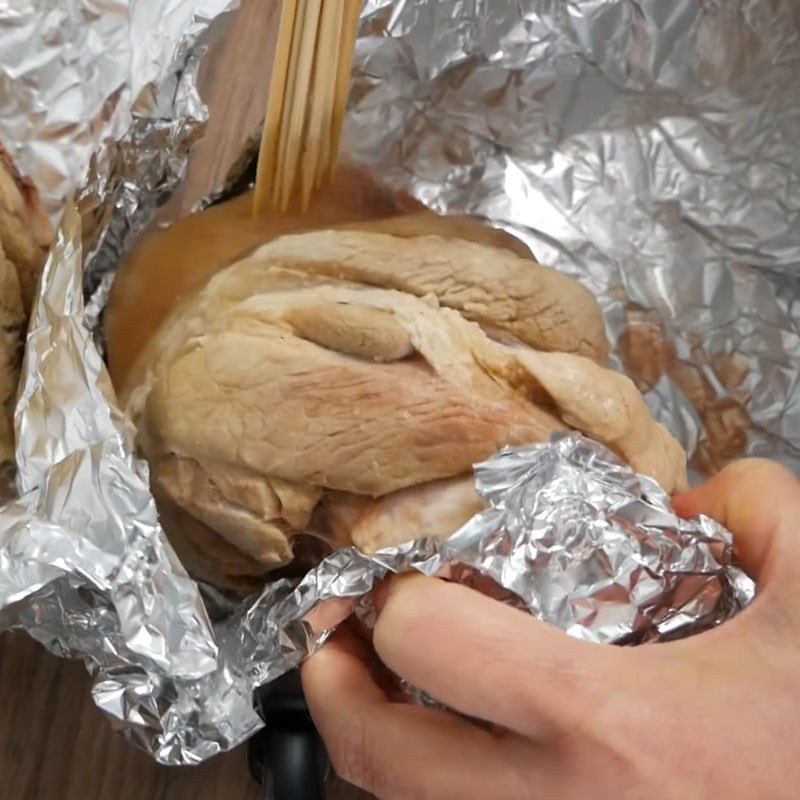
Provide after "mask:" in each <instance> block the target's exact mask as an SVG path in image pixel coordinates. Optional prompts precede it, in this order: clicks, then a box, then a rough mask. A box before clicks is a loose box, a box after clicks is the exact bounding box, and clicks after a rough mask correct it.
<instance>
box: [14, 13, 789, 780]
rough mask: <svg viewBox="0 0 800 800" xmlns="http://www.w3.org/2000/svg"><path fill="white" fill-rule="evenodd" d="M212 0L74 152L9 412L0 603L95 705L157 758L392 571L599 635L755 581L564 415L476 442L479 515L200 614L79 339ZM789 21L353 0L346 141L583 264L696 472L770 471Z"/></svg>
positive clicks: (706, 531)
mask: <svg viewBox="0 0 800 800" xmlns="http://www.w3.org/2000/svg"><path fill="white" fill-rule="evenodd" d="M189 5H191V4H189ZM202 5H203V4H201V3H196V4H194V6H196V7H197V8H199V7H200V6H202ZM206 5H208V6H210V5H212V4H211V3H206ZM216 5H217V8H216V9H215V11H216V12H219V11H220V10H222V8H221V7H222V6H223V5H224V4H223V3H221V2H220V3H218V4H216ZM215 11H211V10H209V9H206V12H207V13H206V16H205V17H203V16H202V14H200V13H199V12H198V13H196V14H189V15H188V16H186V17H183V18H182V22H181V24H182V25H183V26H184V28H183V29H182V30H181V31H180V36H179V41H176V42H175V47H173V48H169V49H167V48H165V52H167V51H168V52H169V53H171V55H170V56H169V57H168V58H166V60H164V61H161V62H159V63H160V68H159V70H157V71H156V72H155V73H153V76H154V77H153V78H152V83H151V84H149V85H150V89H151V90H152V96H154V97H155V96H157V97H160V98H161V100H160V101H159V104H156V105H157V107H158V111H159V113H158V114H155V113H154V114H152V115H147V114H144V115H142V116H138V115H134V123H133V127H132V128H131V129H130V130H129V132H128V133H127V134H125V136H123V137H122V138H121V139H118V140H117V141H111V142H108V143H107V145H106V146H105V147H104V148H103V149H102V150H101V151H99V153H98V154H97V155H96V157H95V158H93V160H92V166H91V168H90V171H89V178H88V181H87V183H86V185H85V186H84V187H83V188H82V190H81V193H80V203H79V210H80V216H78V215H77V214H75V213H74V212H71V211H68V213H67V214H66V215H65V218H64V220H63V223H62V227H61V230H60V232H59V236H58V240H57V242H56V245H55V247H54V250H53V253H52V255H51V259H50V261H49V263H48V265H47V268H46V273H45V279H44V282H43V286H42V289H41V296H40V299H39V303H38V306H37V308H36V310H35V314H34V319H33V322H32V327H31V335H30V339H29V343H28V351H27V357H26V362H25V367H24V379H23V386H22V388H21V395H20V403H19V406H18V409H17V423H18V430H19V434H20V440H19V448H18V470H19V478H18V484H19V489H20V498H19V500H18V501H17V502H15V503H14V504H12V505H10V506H7V507H5V508H4V509H2V511H0V627H17V628H21V629H25V630H27V631H29V632H30V633H31V635H33V636H35V637H36V638H37V639H38V640H39V641H41V642H43V643H44V644H45V645H46V646H48V647H49V648H50V649H51V650H53V651H54V652H57V653H59V654H62V655H65V654H74V655H79V656H81V657H83V658H85V659H86V661H87V663H89V664H90V665H91V668H92V669H93V671H94V675H95V682H94V689H93V694H94V697H95V700H96V702H97V704H98V705H99V706H100V707H101V708H102V709H103V710H104V711H105V712H106V713H107V714H109V715H110V716H112V717H114V718H115V719H116V720H118V722H119V723H120V726H121V727H122V729H123V730H124V731H125V733H126V735H127V736H128V737H129V738H131V739H132V740H134V741H136V742H137V743H138V744H139V745H141V746H142V747H144V748H145V749H147V750H148V751H149V752H151V753H152V754H153V755H154V756H155V757H156V758H157V759H158V760H160V761H162V762H164V763H169V764H181V763H196V762H198V761H200V760H202V759H204V758H207V757H209V756H211V755H213V754H214V753H216V752H219V751H220V750H224V749H228V748H230V747H233V746H235V745H236V744H238V743H240V742H241V741H243V740H244V739H246V738H247V737H248V736H249V735H251V734H252V733H253V732H254V731H255V730H257V729H258V727H259V726H260V725H261V724H262V723H261V721H260V720H259V718H258V717H257V715H256V714H255V712H254V711H253V708H252V702H251V694H252V691H253V688H254V687H255V686H257V685H259V684H261V683H264V682H266V681H269V680H272V679H274V678H275V677H277V676H279V675H280V674H282V673H283V672H285V671H286V670H288V669H291V668H293V667H294V666H297V665H298V664H299V663H300V662H301V661H302V660H303V658H305V657H306V656H307V655H308V654H309V653H310V652H312V651H313V650H314V649H315V648H316V647H318V646H322V645H323V644H324V640H325V638H326V636H327V635H328V634H329V632H330V631H331V630H332V629H333V628H335V626H336V625H338V624H339V623H340V622H341V621H342V620H343V619H345V618H346V617H347V616H349V615H350V614H351V613H353V612H354V611H357V612H358V613H361V614H362V615H366V617H367V619H368V618H369V602H368V594H369V591H370V589H371V588H372V586H373V585H374V583H375V582H376V581H379V580H381V579H382V578H384V577H385V576H386V575H388V574H389V573H392V572H403V571H408V570H417V571H420V572H423V573H424V574H428V575H438V576H442V577H447V578H449V579H452V580H459V581H462V582H464V583H467V584H469V585H472V586H474V587H475V588H477V589H479V590H481V591H488V592H490V593H492V594H493V595H494V596H496V597H498V598H500V599H503V600H504V601H506V602H512V603H514V604H516V605H518V606H520V607H525V608H528V609H529V610H530V612H531V613H532V614H533V615H534V616H536V617H537V618H540V619H543V620H545V621H547V622H549V623H550V624H553V625H556V626H558V627H560V628H562V629H563V630H565V631H567V632H568V633H569V634H571V635H573V636H578V637H581V638H584V639H588V640H591V641H597V642H605V643H612V642H613V643H618V644H638V643H643V642H649V641H658V640H663V639H666V638H674V637H679V636H685V635H689V634H691V633H695V632H697V631H700V630H703V629H706V628H708V627H711V626H713V625H716V624H719V623H720V622H722V621H724V620H725V619H727V618H729V617H730V616H731V615H732V614H734V613H736V611H737V610H738V609H740V608H741V607H742V606H743V605H744V604H746V603H747V602H748V601H749V600H750V599H751V597H752V595H753V586H752V583H751V582H750V581H749V580H748V579H747V578H746V577H745V576H743V575H742V573H741V572H740V571H739V570H738V569H736V568H735V566H733V565H732V563H731V553H732V548H731V539H730V535H729V534H728V533H727V532H725V531H724V530H722V529H721V528H720V526H718V525H717V524H715V523H713V522H712V521H710V520H705V519H702V520H699V521H696V522H685V521H682V520H679V519H678V518H677V517H676V516H675V515H674V514H673V513H672V511H671V510H670V507H669V502H668V498H666V497H665V496H664V494H663V493H662V492H661V491H660V489H659V488H658V487H657V486H656V485H655V484H654V483H653V482H652V481H649V480H648V479H645V478H642V477H640V476H637V475H636V474H634V473H633V472H632V471H631V470H630V469H628V468H627V467H626V466H624V465H623V464H621V463H620V462H619V461H618V460H617V459H616V458H615V457H614V456H612V455H611V454H610V453H608V452H607V451H605V450H604V449H603V448H602V447H600V446H598V445H596V444H594V443H592V442H589V441H588V440H586V439H583V438H580V437H576V436H565V437H560V438H558V439H556V440H554V441H553V442H551V443H550V444H547V445H540V446H537V447H533V448H530V449H519V450H513V451H507V452H504V453H502V454H500V455H498V456H497V457H496V458H494V459H492V460H491V461H490V462H488V463H487V464H484V465H481V466H479V467H478V468H477V469H476V485H477V487H478V490H479V492H480V494H481V496H482V497H483V498H484V500H485V502H486V506H487V508H486V510H485V511H484V512H483V513H481V514H479V515H478V516H477V517H475V518H474V519H473V520H472V521H471V522H470V523H468V524H467V525H466V526H465V527H464V528H463V529H462V530H460V531H458V532H457V533H456V534H455V535H454V536H453V537H452V538H451V539H450V540H449V541H447V542H434V541H429V540H424V541H419V542H414V543H409V544H407V545H404V546H402V547H398V548H393V549H391V550H385V551H381V552H380V553H378V554H375V555H373V556H367V555H364V554H363V553H360V552H358V551H355V550H352V549H346V550H341V551H339V552H336V553H335V554H333V555H332V556H330V557H329V558H327V559H325V560H324V561H323V562H322V563H321V564H320V565H319V566H318V567H317V568H316V569H315V570H313V571H312V572H311V573H310V574H309V575H307V576H306V577H305V578H304V579H303V580H302V581H299V582H291V581H280V582H277V583H274V584H271V585H269V586H268V587H267V588H266V589H265V590H264V592H263V593H262V595H261V596H260V597H258V598H255V599H253V600H252V601H250V602H249V603H246V604H243V605H242V606H241V607H239V608H237V609H235V610H234V611H233V613H231V614H229V615H228V616H227V617H225V618H223V619H221V620H219V621H217V622H216V623H215V624H213V625H212V623H211V622H210V621H209V617H208V614H207V612H206V608H205V607H204V604H203V599H202V596H201V593H200V589H199V587H198V586H197V584H196V583H194V582H193V581H192V580H191V579H190V578H189V577H188V576H187V575H186V573H185V571H184V569H183V568H182V566H181V565H180V563H178V561H177V559H176V558H175V556H174V554H173V553H172V550H171V548H170V547H169V545H168V544H167V543H166V540H165V539H164V536H163V532H162V530H161V528H160V526H159V523H158V519H157V514H156V510H155V504H154V502H153V499H152V497H151V495H150V493H149V491H148V489H147V474H146V473H147V470H146V467H145V466H144V465H143V464H142V463H141V462H139V461H137V459H136V458H135V455H134V452H133V435H134V432H133V431H132V430H131V428H130V426H129V424H128V423H127V421H126V420H125V419H124V417H123V416H122V415H121V414H120V413H119V412H118V410H117V409H116V407H115V400H114V397H113V390H112V389H111V386H110V382H109V381H108V378H107V375H106V373H105V369H104V366H103V362H102V359H101V357H100V355H99V352H98V349H97V347H98V346H100V347H102V330H101V328H99V327H98V323H99V320H100V317H101V314H102V310H103V306H104V303H105V299H106V296H107V290H108V287H109V285H110V281H111V280H113V272H114V268H115V265H116V263H117V262H118V260H119V258H120V257H121V256H122V255H123V254H124V253H126V252H127V250H128V248H129V247H130V244H131V241H132V239H133V236H134V235H135V234H136V233H137V232H138V231H140V230H141V228H142V226H143V225H144V224H145V222H146V220H147V219H148V218H149V217H150V216H151V215H152V212H153V210H154V205H155V203H156V202H157V201H158V199H159V198H160V197H162V196H163V195H164V194H165V193H166V192H168V191H169V189H170V187H171V186H174V185H175V182H176V181H177V179H178V178H179V177H180V174H181V172H182V169H183V166H184V164H185V159H186V153H187V149H188V147H189V145H190V144H191V142H192V140H193V138H194V137H195V136H196V134H197V132H198V130H199V127H198V124H199V121H200V120H202V116H203V111H202V108H201V107H200V106H199V104H198V103H197V102H196V100H197V95H196V92H195V88H194V71H193V70H192V69H188V70H186V69H185V67H186V65H187V63H191V64H194V65H196V63H197V61H196V60H197V58H198V57H199V52H198V50H197V47H196V45H197V42H198V37H199V36H200V34H201V33H202V31H203V28H204V25H205V23H206V22H208V21H209V20H210V18H211V17H213V16H214V13H215ZM0 24H3V20H2V17H0ZM798 29H800V20H799V19H798V18H797V15H796V13H795V10H794V6H793V4H792V3H791V2H790V0H784V2H782V3H781V2H779V3H777V4H776V3H766V2H757V0H751V1H750V2H747V1H746V0H742V2H738V3H699V2H696V0H685V2H677V3H673V4H671V5H670V9H669V10H665V9H664V8H663V4H659V3H658V2H657V0H651V1H650V2H642V3H639V4H636V5H635V6H634V5H631V4H629V3H626V2H623V0H619V2H616V1H615V0H610V1H609V2H602V3H598V2H595V0H585V2H575V3H570V4H553V3H547V2H541V1H540V0H535V1H534V0H529V1H528V2H522V3H520V2H516V0H515V1H514V2H512V0H496V1H495V2H493V3H492V4H491V8H489V7H488V6H487V5H486V4H479V3H467V4H464V3H457V2H450V0H438V1H437V2H434V0H425V1H424V2H414V3H411V2H403V1H402V0H394V1H392V0H370V2H368V3H367V5H366V8H365V12H364V21H363V27H362V35H361V38H360V41H359V51H358V56H357V63H356V73H355V77H354V88H353V93H352V97H351V111H350V118H349V127H350V130H349V140H350V141H351V142H354V143H358V147H357V149H355V148H354V149H353V152H352V155H353V156H354V157H356V158H358V159H359V160H361V161H362V162H364V163H367V164H368V165H370V167H371V168H372V170H373V171H374V172H375V173H376V174H377V175H378V176H379V177H381V178H382V179H384V180H385V181H386V182H388V183H389V184H390V185H393V186H396V187H398V188H403V189H405V190H410V191H411V192H412V193H413V194H415V195H416V196H417V197H419V198H420V199H421V200H423V201H424V202H425V203H427V204H428V205H430V206H432V207H433V208H435V209H436V210H438V211H441V212H445V213H446V212H453V213H471V214H477V215H480V216H483V217H485V218H486V219H488V220H489V221H491V222H493V223H494V224H496V225H498V226H501V227H504V228H507V229H510V230H513V231H514V232H515V233H517V234H518V235H520V236H521V237H522V238H524V239H525V240H526V241H528V242H529V243H530V244H531V245H532V247H533V249H534V251H535V252H536V254H537V256H539V258H540V259H541V260H542V261H543V262H544V263H550V264H553V265H554V266H556V267H558V268H560V269H562V270H564V271H566V272H568V273H571V274H573V275H576V276H578V277H579V278H581V279H582V280H583V281H584V282H585V283H586V284H587V285H589V286H590V287H591V288H592V289H593V290H594V291H595V292H596V293H597V295H598V296H599V297H600V298H601V300H602V302H603V305H604V310H605V311H606V314H607V319H608V324H609V329H610V332H611V334H612V337H613V340H614V341H615V343H616V344H617V348H616V356H617V359H618V361H617V363H618V365H619V366H624V367H625V368H626V369H627V371H628V372H629V373H631V374H632V376H633V377H634V378H635V379H636V380H637V382H638V383H639V385H640V387H641V388H643V389H644V390H646V391H647V392H648V400H649V401H650V404H651V407H652V409H653V411H654V412H655V414H656V415H657V416H658V418H659V419H660V420H661V421H662V422H664V423H665V424H666V425H668V426H669V427H670V428H671V429H672V430H673V431H674V432H675V433H676V435H678V437H679V438H680V439H681V441H682V443H683V444H684V445H685V446H686V447H687V449H688V450H689V452H690V453H691V454H692V455H693V456H694V459H695V460H694V463H695V465H696V466H697V467H698V469H699V470H702V469H707V468H713V467H716V466H719V464H721V463H724V461H726V460H728V459H729V458H732V457H736V456H739V455H744V454H764V455H770V456H773V457H776V458H780V459H781V460H783V461H784V462H785V463H788V464H789V465H790V466H797V465H798V464H800V433H799V432H800V417H798V413H800V412H798V410H797V409H798V408H800V403H798V402H797V400H798V395H797V392H798V391H800V390H799V389H798V382H797V381H796V380H795V377H796V368H793V367H792V363H797V361H796V359H797V358H798V356H799V355H800V336H799V335H798V334H799V333H800V332H799V331H798V320H797V318H796V314H793V312H792V309H793V303H794V302H795V300H796V297H797V293H798V278H797V275H796V267H797V265H798V264H799V263H800V229H798V227H797V224H796V221H797V218H798V215H800V181H798V180H797V178H798V175H797V170H798V169H800V167H798V166H797V165H798V164H800V158H799V157H798V156H800V152H798V151H799V150H800V135H799V134H800V128H799V127H798V124H799V123H798V120H797V115H796V108H797V106H798V104H800V103H799V101H800V87H798V86H797V83H796V81H793V80H792V76H793V75H794V74H796V71H797V69H798V67H800V46H798V41H800V37H798V32H799V31H798ZM174 32H175V31H173V33H174ZM93 44H94V45H95V46H98V47H102V46H101V45H98V44H97V42H95V41H94V40H93ZM53 46H54V47H55V45H53ZM64 46H66V44H64ZM0 62H3V59H2V57H0ZM3 63H4V62H3ZM124 86H125V91H126V92H127V91H129V90H130V89H131V87H132V86H134V83H132V77H131V75H126V76H125V79H124ZM176 86H177V87H179V90H178V91H177V92H176V91H175V89H176ZM12 90H13V87H12ZM26 91H27V90H26ZM20 92H21V90H20ZM146 94H147V93H146ZM27 99H28V100H31V98H30V97H29V98H27ZM34 100H35V102H43V103H44V102H46V100H45V95H44V93H43V94H42V96H41V98H40V97H38V96H36V97H35V98H34ZM16 102H18V104H19V108H20V109H22V108H23V106H24V103H25V97H20V98H18V99H17V101H16ZM31 107H33V106H27V107H26V108H28V109H29V108H31ZM116 133H119V130H116V131H115V134H116ZM31 135H32V136H33V138H32V140H31V145H30V146H29V148H28V149H29V152H30V153H35V150H36V148H35V142H36V136H35V134H31ZM112 138H113V136H112ZM94 144H96V143H94ZM24 166H25V167H26V168H27V169H29V170H30V171H32V172H33V173H34V175H36V174H37V173H36V169H31V166H36V165H35V164H32V162H28V163H25V164H24ZM229 188H230V189H233V188H241V181H235V180H234V181H232V183H231V186H230V187H229ZM154 291H157V289H156V287H154ZM84 295H86V297H87V298H89V299H90V302H89V303H88V306H85V305H84ZM94 334H99V335H98V336H97V339H98V341H95V335H94Z"/></svg>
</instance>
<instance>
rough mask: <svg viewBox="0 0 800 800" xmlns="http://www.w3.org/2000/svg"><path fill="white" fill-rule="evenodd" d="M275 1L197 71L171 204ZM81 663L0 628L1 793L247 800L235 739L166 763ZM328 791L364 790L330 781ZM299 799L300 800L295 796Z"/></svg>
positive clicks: (253, 6) (231, 147)
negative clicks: (134, 733) (201, 119)
mask: <svg viewBox="0 0 800 800" xmlns="http://www.w3.org/2000/svg"><path fill="white" fill-rule="evenodd" d="M278 13H279V4H278V0H245V2H244V3H243V9H242V10H241V11H240V12H239V13H238V14H237V15H235V16H233V17H232V18H230V19H229V20H228V21H227V24H228V29H227V31H226V33H225V35H224V37H221V38H220V39H219V41H218V43H217V44H216V45H214V46H213V47H212V51H211V53H210V54H209V56H208V58H207V59H206V62H205V64H204V67H203V71H202V73H201V85H202V86H203V87H204V97H205V98H206V99H207V101H208V102H209V105H210V107H211V120H210V124H209V127H208V131H207V134H206V137H205V139H204V140H203V142H202V143H201V144H200V145H199V147H198V149H197V151H196V153H195V155H194V156H193V158H192V164H191V168H190V170H189V174H188V176H187V181H186V183H185V185H184V189H183V190H182V192H181V194H180V195H179V196H178V197H177V198H176V200H175V204H176V205H177V206H179V207H180V208H183V209H187V208H189V207H191V205H192V203H193V202H194V201H195V200H196V199H198V198H199V197H202V196H203V195H204V194H206V193H207V192H208V191H209V190H210V189H211V188H213V187H214V186H215V185H217V184H218V183H219V181H220V179H221V178H222V177H223V176H224V175H225V173H226V171H227V169H228V167H229V165H230V163H231V162H232V160H233V159H234V158H235V157H236V156H237V155H238V153H239V150H240V148H241V145H242V142H243V141H244V140H245V139H246V138H247V136H248V135H249V133H250V132H251V131H252V130H253V128H254V127H255V126H256V125H257V124H258V123H259V121H260V120H261V118H262V117H263V113H264V105H265V102H266V94H267V87H268V78H269V71H270V67H271V60H272V53H273V47H274V40H275V32H276V28H277V20H278ZM89 692H90V681H89V677H88V675H87V673H86V670H85V668H84V667H83V665H82V664H80V663H76V662H69V661H64V660H62V659H58V658H56V657H55V656H52V655H49V654H48V653H46V652H45V651H44V650H43V649H42V648H41V647H40V646H39V645H38V644H36V643H34V642H33V641H32V640H31V639H29V638H28V637H27V635H23V634H10V633H5V634H0V797H2V798H8V799H9V800H11V798H13V800H107V798H114V799H115V800H190V799H191V800H223V798H225V800H255V798H257V797H258V796H259V789H258V787H257V785H256V784H255V782H254V781H253V780H252V778H251V777H250V774H249V772H248V769H247V753H246V749H245V748H240V749H239V750H237V751H235V752H233V753H227V754H225V755H222V756H218V757H217V758H214V759H212V760H211V761H210V762H208V763H206V764H204V765H201V766H199V767H191V768H168V767H160V766H158V765H156V764H155V763H154V762H153V761H152V760H151V759H150V758H149V757H148V756H147V755H145V754H144V753H141V752H139V751H138V750H136V749H135V748H134V747H132V746H131V745H129V744H128V743H127V742H126V741H124V739H123V738H122V737H121V736H119V735H118V734H116V733H114V731H113V730H112V728H111V724H110V722H109V721H108V720H107V719H105V718H104V717H103V716H102V715H101V714H100V712H99V711H98V710H97V708H96V707H95V706H94V704H93V703H92V700H91V696H90V693H89ZM329 797H331V798H337V799H338V800H354V799H355V798H362V800H363V798H364V795H362V794H361V793H359V792H356V791H355V790H354V789H351V788H349V787H345V786H343V785H340V784H337V783H334V784H332V786H331V789H330V791H329ZM298 800H302V799H300V798H298Z"/></svg>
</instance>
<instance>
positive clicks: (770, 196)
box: [349, 0, 800, 478]
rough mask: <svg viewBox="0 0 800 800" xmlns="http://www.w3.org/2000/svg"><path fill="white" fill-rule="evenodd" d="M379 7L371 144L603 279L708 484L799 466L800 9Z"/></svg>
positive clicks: (603, 295) (596, 287) (356, 114)
mask: <svg viewBox="0 0 800 800" xmlns="http://www.w3.org/2000/svg"><path fill="white" fill-rule="evenodd" d="M367 6H368V8H367V19H368V24H367V25H366V26H365V34H367V35H365V36H364V37H362V39H361V41H360V43H359V57H358V60H357V73H356V77H355V82H354V89H353V95H352V111H351V115H350V129H349V137H350V141H351V142H352V143H353V145H352V147H351V149H350V152H351V154H352V156H353V157H355V158H357V159H360V160H363V161H364V162H366V163H368V164H370V165H372V166H373V168H374V169H376V170H377V171H378V172H379V174H380V175H381V176H382V177H383V178H384V179H385V180H386V181H388V182H389V183H390V184H392V185H394V186H397V187H401V188H403V189H408V188H410V189H411V191H412V192H413V193H414V194H416V196H417V197H419V198H421V199H422V200H423V201H424V202H425V203H426V204H428V205H430V206H432V207H433V208H435V209H436V210H438V211H441V212H447V213H469V214H476V215H480V216H483V217H486V218H487V219H489V220H490V221H491V222H493V223H494V224H495V225H497V226H499V227H503V228H507V229H509V230H512V231H514V232H515V233H517V234H518V235H520V236H521V237H522V238H524V239H525V240H526V241H527V242H528V243H529V244H530V245H531V247H532V249H533V251H534V253H535V254H536V255H537V257H538V258H539V260H540V261H542V263H545V264H549V265H552V266H554V267H557V268H558V269H559V270H561V271H564V272H567V273H570V274H572V275H574V276H576V277H578V278H579V279H580V280H581V281H583V282H584V283H585V284H586V285H588V286H589V287H591V288H592V290H593V291H594V292H595V293H596V295H597V296H598V297H599V298H600V300H601V303H602V304H603V307H604V311H605V314H606V319H607V322H608V328H609V333H610V336H611V338H612V340H613V341H614V342H615V343H617V344H618V348H617V350H616V359H617V360H616V364H617V366H619V367H624V368H625V370H626V371H627V372H628V373H629V374H631V375H632V377H634V379H636V381H637V383H638V384H639V386H640V388H642V389H643V390H644V391H645V392H647V397H648V401H649V403H650V406H651V408H652V409H653V411H654V412H655V414H656V416H657V417H658V418H659V419H660V420H661V421H662V422H664V423H665V424H667V425H668V426H669V427H670V429H671V430H672V431H673V432H674V433H675V434H676V435H677V436H678V438H679V439H680V440H681V441H682V443H683V444H684V445H685V446H686V447H687V449H688V451H689V452H690V454H691V455H692V457H693V459H692V464H693V466H694V467H695V478H699V477H701V476H702V475H703V474H707V473H708V471H713V470H715V469H718V468H719V467H720V466H722V465H723V464H725V463H726V462H727V461H729V460H730V459H732V458H736V457H738V456H742V455H760V456H765V457H769V458H773V459H777V460H779V461H781V462H783V463H784V464H785V465H786V466H788V467H790V468H791V469H793V470H794V471H795V472H797V471H800V380H798V364H800V312H798V308H800V306H799V305H798V293H799V292H798V286H799V284H798V278H799V276H800V81H798V80H797V76H798V75H800V4H798V3H797V2H796V0H670V2H664V0H636V1H635V2H633V1H632V0H569V1H568V2H567V1H566V0H565V1H564V2H562V1H561V0H491V2H489V0H444V2H442V1H441V0H399V1H397V2H391V1H389V0H370V1H369V2H368V4H367Z"/></svg>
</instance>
